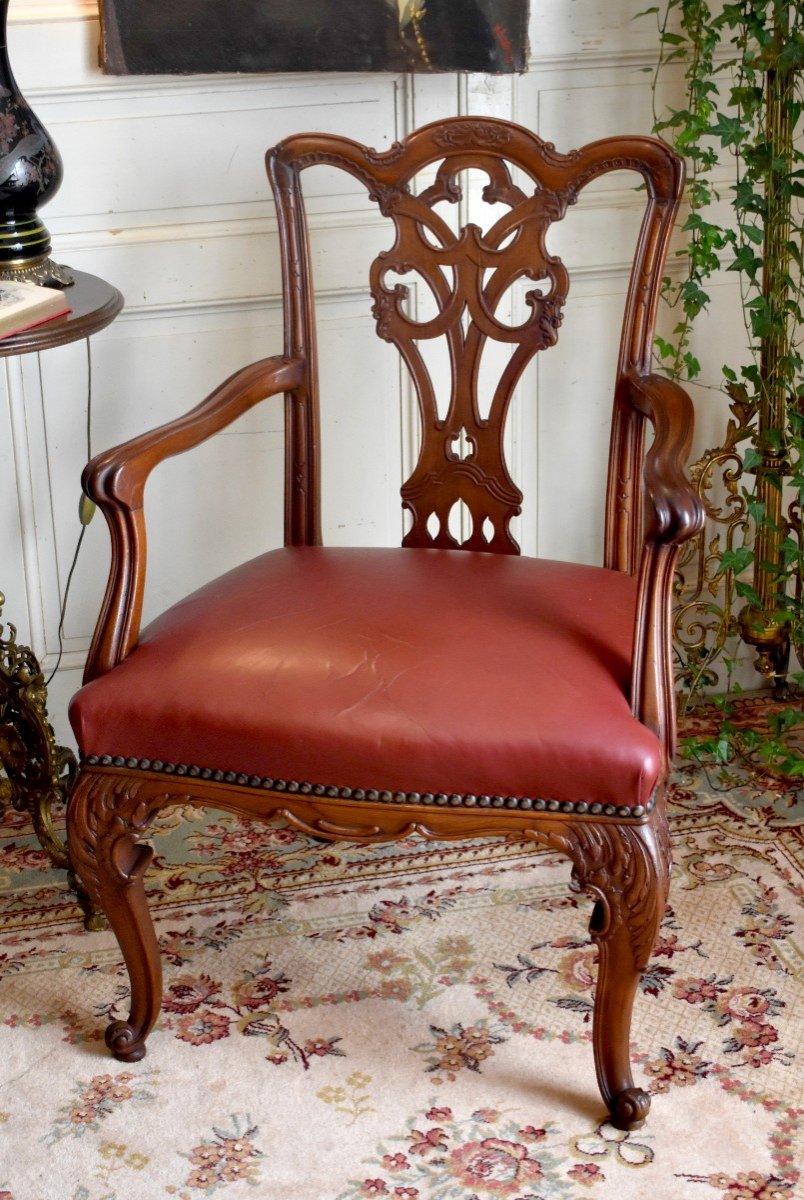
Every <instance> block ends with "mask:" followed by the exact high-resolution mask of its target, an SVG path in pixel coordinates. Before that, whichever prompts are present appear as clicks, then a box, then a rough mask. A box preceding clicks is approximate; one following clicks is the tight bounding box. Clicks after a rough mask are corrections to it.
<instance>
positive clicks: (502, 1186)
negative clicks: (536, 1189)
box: [449, 1138, 542, 1197]
mask: <svg viewBox="0 0 804 1200" xmlns="http://www.w3.org/2000/svg"><path fill="white" fill-rule="evenodd" d="M449 1166H450V1170H451V1171H452V1174H453V1175H454V1176H455V1178H456V1179H457V1180H458V1181H459V1182H460V1183H462V1184H463V1185H464V1186H465V1187H467V1188H473V1189H474V1188H477V1187H479V1186H482V1187H483V1188H484V1189H485V1190H486V1191H487V1192H488V1193H489V1194H490V1195H492V1196H500V1197H506V1196H515V1195H516V1193H517V1192H519V1191H520V1190H521V1189H522V1188H523V1187H524V1186H525V1185H526V1184H530V1183H536V1182H538V1180H540V1179H541V1177H542V1167H541V1163H539V1162H537V1161H536V1159H534V1158H529V1157H528V1151H527V1148H526V1147H525V1146H521V1145H519V1143H518V1142H505V1141H503V1140H502V1139H501V1138H485V1139H484V1140H483V1141H482V1142H467V1143H466V1145H465V1146H460V1147H459V1148H458V1149H457V1150H453V1151H452V1154H451V1155H450V1158H449Z"/></svg>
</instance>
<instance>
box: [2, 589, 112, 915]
mask: <svg viewBox="0 0 804 1200" xmlns="http://www.w3.org/2000/svg"><path fill="white" fill-rule="evenodd" d="M4 604H5V596H4V595H3V594H2V592H0V616H2V611H3V605H4ZM4 633H5V636H4ZM77 769H78V764H77V762H76V759H75V755H74V754H73V753H72V751H71V750H69V749H67V748H66V747H65V746H58V745H56V738H55V735H54V733H53V727H52V726H51V724H50V721H49V719H48V715H47V687H46V684H45V677H44V674H43V672H42V668H41V666H40V664H39V660H38V659H37V657H36V655H35V654H34V652H33V650H31V649H30V648H29V647H28V646H21V645H20V644H19V643H18V642H17V630H16V627H15V626H14V625H12V624H11V623H10V622H9V623H8V625H7V626H4V625H3V624H2V623H1V622H0V771H2V775H0V807H2V806H4V805H10V806H11V807H12V808H14V809H16V811H17V812H28V813H29V814H30V817H31V822H32V824H33V828H34V832H35V834H36V837H37V839H38V841H39V844H40V845H41V847H42V849H43V850H44V851H45V853H46V854H47V856H48V857H49V858H50V860H51V862H52V863H53V865H54V866H56V867H59V868H60V869H61V870H66V871H68V872H69V880H70V883H71V886H73V887H74V888H75V890H76V892H77V895H78V901H79V903H80V905H81V907H82V909H83V911H84V917H85V924H86V927H87V929H98V928H103V927H104V921H103V918H102V917H101V916H100V914H99V913H97V911H96V910H95V909H94V908H93V906H92V904H91V902H90V900H89V897H88V896H87V894H86V892H85V891H84V890H83V889H82V888H81V887H80V886H78V885H77V883H76V880H75V878H74V876H73V873H72V869H71V864H70V858H69V854H68V850H67V846H66V844H65V843H64V842H63V841H62V840H61V838H60V837H59V836H58V834H57V833H56V831H55V829H54V826H53V806H54V805H56V804H64V803H66V799H67V795H68V794H69V791H70V788H71V787H72V784H73V782H74V780H75V776H76V772H77Z"/></svg>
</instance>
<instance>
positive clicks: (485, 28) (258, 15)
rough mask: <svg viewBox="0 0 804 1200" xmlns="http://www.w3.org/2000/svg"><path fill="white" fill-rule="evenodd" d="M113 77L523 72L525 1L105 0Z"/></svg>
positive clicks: (105, 58) (106, 46) (104, 48)
mask: <svg viewBox="0 0 804 1200" xmlns="http://www.w3.org/2000/svg"><path fill="white" fill-rule="evenodd" d="M100 8H101V25H102V45H101V58H102V64H103V68H104V70H105V71H107V72H108V73H109V74H113V75H161V74H211V73H214V72H220V71H225V72H240V71H242V72H261V71H421V72H428V71H485V72H490V73H495V74H505V73H510V72H514V71H524V70H525V68H526V66H527V25H528V0H169V3H166V2H165V0H101V4H100Z"/></svg>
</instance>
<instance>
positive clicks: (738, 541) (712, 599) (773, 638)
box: [673, 389, 804, 693]
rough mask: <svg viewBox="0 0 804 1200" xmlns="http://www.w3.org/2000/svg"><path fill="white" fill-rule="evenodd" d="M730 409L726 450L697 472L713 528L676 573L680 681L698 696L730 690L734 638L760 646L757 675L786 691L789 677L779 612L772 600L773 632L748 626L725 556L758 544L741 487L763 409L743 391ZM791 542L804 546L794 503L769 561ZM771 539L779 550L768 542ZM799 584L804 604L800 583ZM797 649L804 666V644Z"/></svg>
mask: <svg viewBox="0 0 804 1200" xmlns="http://www.w3.org/2000/svg"><path fill="white" fill-rule="evenodd" d="M729 408H730V411H731V414H732V417H731V419H730V420H729V422H728V424H727V426H726V433H725V436H724V439H723V442H722V444H721V445H719V446H715V447H713V448H712V449H709V450H706V451H704V453H703V454H702V455H701V457H700V458H699V459H698V460H697V461H696V462H695V463H693V464H692V466H691V467H690V471H689V473H690V478H691V480H692V484H693V486H694V488H695V490H696V492H697V493H698V495H699V496H700V498H701V500H702V501H703V502H704V506H705V508H706V513H707V524H706V527H705V528H704V530H703V531H702V532H701V533H700V534H698V536H697V537H696V538H694V539H692V540H691V541H689V542H688V543H687V545H686V546H685V547H684V548H683V550H682V552H681V556H680V558H679V563H678V568H677V572H676V608H675V613H674V622H673V640H674V643H675V646H676V652H677V655H678V657H679V660H680V671H679V676H680V681H681V683H682V685H683V686H684V687H685V688H686V689H687V690H689V691H690V692H691V693H694V692H695V691H696V690H697V689H698V688H701V687H711V686H713V685H718V686H719V688H720V689H721V690H723V689H724V687H725V685H726V683H727V680H726V679H725V678H724V673H723V672H724V668H723V664H722V660H721V656H722V652H723V650H724V648H725V647H726V644H727V642H728V640H729V639H730V638H737V637H740V638H742V639H743V641H745V642H746V643H748V644H749V645H753V646H755V647H756V649H757V658H756V661H755V666H756V669H757V670H758V671H759V672H760V673H761V674H762V675H765V676H766V677H767V678H769V679H770V680H771V681H772V682H774V683H775V684H776V685H777V686H784V682H785V675H786V673H787V666H786V663H787V654H788V651H789V644H790V643H789V633H788V631H787V627H786V625H785V623H784V621H783V620H781V619H780V614H778V613H775V612H774V611H772V607H773V606H772V605H771V603H770V601H767V604H766V607H767V612H768V625H767V629H766V630H764V632H763V630H761V629H758V628H753V627H752V628H747V627H746V626H747V620H746V613H747V611H748V610H747V609H745V608H743V609H742V611H740V604H739V603H738V602H739V597H738V595H737V589H736V586H735V584H736V579H735V573H734V571H733V570H731V569H727V570H723V568H722V557H723V554H724V553H725V552H727V551H733V550H736V549H738V548H739V547H740V546H742V545H745V544H747V543H748V544H750V543H751V541H752V540H753V538H754V530H753V525H754V523H753V520H752V518H751V515H750V513H749V511H748V502H747V500H746V497H745V495H744V494H743V488H742V487H741V484H742V482H743V478H744V471H743V454H742V451H741V450H740V443H745V442H746V441H747V440H748V438H749V437H752V436H753V435H754V433H755V426H756V422H757V418H758V415H759V414H758V406H757V405H756V404H755V403H752V402H749V401H747V400H745V399H744V398H743V397H742V396H741V395H740V393H739V392H738V391H736V389H735V392H734V394H732V396H731V402H730V405H729ZM784 473H785V472H784V470H783V469H780V470H779V471H778V472H777V475H778V482H776V483H775V484H774V485H773V486H772V487H771V485H770V484H769V482H768V480H767V479H762V478H761V479H760V481H759V482H760V485H764V486H762V487H760V491H759V498H760V499H761V498H762V497H763V496H764V494H765V492H767V491H768V490H772V491H774V492H779V494H780V487H781V479H782V478H783V475H784ZM716 497H718V498H717V499H716ZM785 537H790V538H792V539H793V540H794V541H796V542H797V543H798V544H799V545H801V543H802V520H801V508H800V505H799V504H798V502H797V501H793V502H792V503H791V504H790V506H789V508H788V511H787V513H786V514H784V515H781V516H780V519H779V521H778V522H776V523H774V524H773V527H772V528H771V530H770V531H769V533H766V536H765V544H763V545H764V549H763V548H758V549H757V555H758V556H759V554H760V553H761V555H762V559H763V562H764V561H766V560H767V561H768V562H775V561H778V560H779V554H780V551H779V545H780V543H781V541H782V539H783V538H785ZM769 538H770V540H771V541H772V543H773V544H772V545H767V544H766V543H767V542H768V539H769ZM766 573H767V572H766ZM761 576H762V572H761V571H757V570H756V569H755V582H756V578H757V577H761ZM759 582H760V583H761V582H762V579H761V578H759ZM795 586H796V596H795V598H796V600H797V601H798V603H799V606H800V603H801V587H802V584H801V579H800V578H797V579H796V584H795ZM796 649H797V651H798V655H799V659H800V660H801V661H802V666H804V645H798V646H797V647H796Z"/></svg>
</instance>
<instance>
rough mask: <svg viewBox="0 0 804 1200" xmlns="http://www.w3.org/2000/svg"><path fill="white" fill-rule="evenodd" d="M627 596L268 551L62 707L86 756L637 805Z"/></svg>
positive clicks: (647, 788)
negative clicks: (629, 691)
mask: <svg viewBox="0 0 804 1200" xmlns="http://www.w3.org/2000/svg"><path fill="white" fill-rule="evenodd" d="M635 599H636V586H635V582H634V580H633V579H631V578H630V577H629V576H626V575H623V574H621V573H619V572H615V571H609V570H605V569H602V568H594V567H585V566H576V565H572V564H568V563H560V562H549V561H542V560H536V559H531V558H524V557H515V556H507V555H496V554H473V553H467V552H462V551H449V550H413V549H405V550H398V549H395V550H383V549H368V550H362V549H329V548H326V549H324V548H320V547H305V548H298V549H283V550H276V551H273V552H271V553H269V554H265V555H263V556H261V557H260V558H257V559H254V560H253V561H251V562H249V563H246V564H245V565H244V566H242V567H239V568H238V569H237V570H235V571H232V572H230V573H229V574H227V575H225V576H223V577H222V578H220V579H218V580H216V581H215V582H213V583H211V584H209V585H208V586H206V587H204V588H202V589H200V590H199V591H198V592H195V593H194V594H193V595H192V596H190V597H188V598H187V599H186V600H183V601H182V602H181V603H179V604H177V605H175V607H173V608H171V609H170V610H169V611H168V612H166V613H164V614H163V615H162V616H161V617H159V618H158V619H157V620H156V621H154V622H153V623H152V624H151V625H150V626H148V628H147V629H145V630H144V631H143V632H142V635H141V637H140V641H139V643H138V645H137V647H136V649H135V650H134V651H133V652H132V653H131V655H130V656H129V657H128V658H127V659H126V660H125V661H124V662H123V663H121V665H120V666H118V667H116V668H115V669H114V670H112V671H110V672H109V673H108V674H106V675H104V676H101V677H100V678H98V679H95V680H93V681H92V682H91V683H89V684H87V685H86V686H85V687H84V688H82V689H81V691H80V692H79V693H78V694H77V695H76V696H75V697H74V699H73V702H72V705H71V709H70V717H71V720H72V723H73V728H74V730H75V733H76V736H77V738H78V742H79V746H80V748H81V752H82V753H83V754H84V755H93V754H95V755H104V754H111V755H122V756H124V757H133V758H137V759H150V760H156V759H159V760H162V761H164V762H170V763H183V764H186V765H197V766H200V767H211V768H213V769H224V770H227V771H236V772H242V773H245V774H248V775H258V776H268V777H271V778H274V779H280V778H281V779H284V780H288V781H290V780H295V781H299V782H309V783H312V784H324V785H328V786H329V785H333V786H338V787H349V788H366V789H369V788H377V789H387V790H389V791H392V792H393V791H404V792H435V793H437V792H446V793H461V794H466V793H474V794H475V795H480V794H490V795H503V796H517V797H523V796H524V797H533V798H541V799H545V800H551V799H552V800H558V801H574V802H576V803H577V802H578V801H587V802H602V803H604V804H616V805H618V806H622V805H624V804H628V805H637V804H643V805H644V804H646V803H647V802H648V801H649V799H650V797H651V794H652V792H653V790H654V788H655V786H656V783H657V780H658V778H659V775H660V773H661V771H662V768H663V762H662V750H661V747H660V744H659V742H658V740H657V738H656V737H655V736H654V734H653V733H652V732H651V731H649V730H648V729H647V728H646V727H645V726H643V725H642V724H641V723H640V722H639V721H637V720H636V719H635V718H634V717H633V716H632V714H631V712H630V709H629V704H628V698H627V696H628V689H629V680H630V663H631V641H632V636H633V621H634V606H635Z"/></svg>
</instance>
